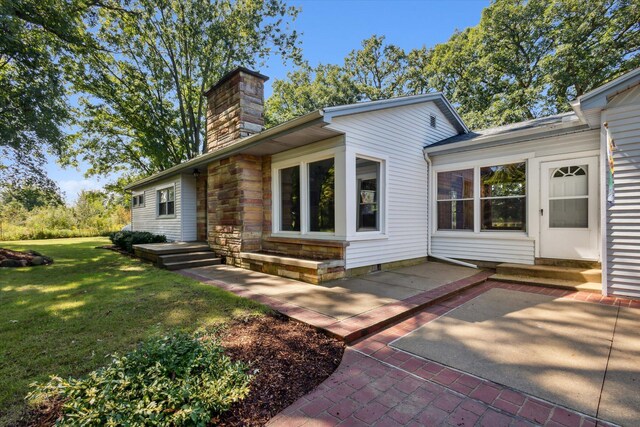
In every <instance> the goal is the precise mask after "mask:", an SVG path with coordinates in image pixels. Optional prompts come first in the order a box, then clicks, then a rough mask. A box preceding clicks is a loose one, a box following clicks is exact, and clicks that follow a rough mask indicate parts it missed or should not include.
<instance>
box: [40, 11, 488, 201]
mask: <svg viewBox="0 0 640 427" xmlns="http://www.w3.org/2000/svg"><path fill="white" fill-rule="evenodd" d="M289 4H291V5H295V6H299V7H300V8H301V12H300V14H299V15H298V18H297V19H296V21H295V22H294V24H293V25H294V28H295V29H296V30H297V31H298V32H299V33H301V41H302V52H303V56H304V58H305V59H307V60H308V61H309V63H310V64H311V66H315V65H317V64H318V63H324V64H327V63H332V64H340V63H342V62H343V60H344V58H345V56H347V54H348V53H349V52H351V51H352V50H354V49H358V48H359V47H360V43H361V42H362V40H364V39H367V38H369V37H371V36H372V35H373V34H376V35H383V36H385V37H386V42H387V43H390V44H395V45H397V46H400V47H401V48H403V49H405V50H407V51H408V50H411V49H414V48H419V47H422V46H427V47H432V46H434V45H435V44H437V43H442V42H445V41H447V40H448V39H449V37H450V36H451V35H452V34H453V32H454V31H455V30H456V29H458V30H462V29H464V28H467V27H470V26H474V25H477V24H478V22H479V21H480V14H481V12H482V9H484V8H485V7H487V6H488V4H489V0H386V1H383V0H289ZM293 69H294V66H293V65H292V64H290V63H289V64H282V61H281V60H280V59H276V58H274V59H272V60H270V61H268V62H267V64H266V66H265V67H264V68H263V69H261V70H257V71H259V72H261V73H262V74H265V75H267V76H269V77H270V80H269V81H268V82H267V83H266V86H265V98H267V97H269V96H270V95H271V93H272V91H271V83H272V82H273V81H274V80H275V79H284V78H286V75H287V72H289V71H292V70H293ZM48 160H49V161H48V164H47V166H46V170H47V173H48V174H49V176H50V177H51V178H52V179H53V180H55V181H56V182H57V183H58V185H59V186H60V188H61V189H62V191H64V193H65V195H66V198H67V202H68V203H73V202H74V201H75V200H76V198H77V194H78V193H79V192H80V191H81V190H97V189H100V188H101V187H102V186H103V185H104V184H105V183H107V182H109V180H110V179H112V177H107V178H103V179H98V178H95V177H90V178H87V177H85V176H84V172H85V170H86V169H87V168H88V167H87V165H84V164H80V165H79V168H78V169H75V168H66V169H63V168H61V167H60V166H58V165H57V164H56V163H55V160H54V159H53V158H49V159H48Z"/></svg>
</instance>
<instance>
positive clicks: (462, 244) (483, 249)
mask: <svg viewBox="0 0 640 427" xmlns="http://www.w3.org/2000/svg"><path fill="white" fill-rule="evenodd" d="M431 245H432V250H431V252H432V253H433V254H434V255H439V256H443V257H447V258H456V259H466V260H477V261H491V262H511V263H517V264H533V262H534V241H533V240H526V239H519V240H518V239H492V238H472V237H466V238H465V237H455V236H446V237H445V236H433V237H432V238H431Z"/></svg>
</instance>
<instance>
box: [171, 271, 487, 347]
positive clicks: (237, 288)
mask: <svg viewBox="0 0 640 427" xmlns="http://www.w3.org/2000/svg"><path fill="white" fill-rule="evenodd" d="M179 273H180V274H183V275H186V276H189V277H192V278H195V279H197V280H200V281H203V282H206V283H210V284H213V285H216V286H219V287H222V288H224V289H226V290H229V291H231V292H234V293H236V294H238V295H242V296H245V297H249V298H252V299H255V300H258V301H260V302H262V303H264V304H266V305H269V306H270V307H272V308H274V309H275V310H277V311H280V312H282V313H283V314H286V315H288V316H290V317H293V318H296V319H298V320H300V321H303V322H305V323H309V324H311V325H313V326H316V327H318V328H321V329H324V330H326V331H327V332H329V333H330V334H332V335H334V336H337V337H339V338H341V339H344V340H345V341H347V342H348V341H352V340H353V339H356V338H359V337H362V336H364V335H366V334H368V333H371V332H373V331H374V330H376V329H380V328H382V327H384V326H386V325H388V324H390V323H391V322H393V321H395V320H397V319H399V318H401V317H402V316H407V315H409V314H411V313H412V312H414V311H415V310H418V309H420V308H423V307H425V306H427V305H429V304H431V303H434V302H435V301H438V300H440V299H442V298H447V297H450V296H451V295H454V294H455V293H457V292H460V291H462V290H464V289H466V288H468V287H470V286H473V285H475V284H478V283H481V282H482V281H484V280H485V279H486V277H488V275H489V273H487V272H482V271H479V270H476V269H472V268H466V267H459V266H455V265H450V264H444V263H439V262H425V263H423V264H419V265H415V266H410V267H404V268H399V269H394V270H387V271H381V272H376V273H371V274H368V275H364V276H358V277H353V278H347V279H340V280H335V281H332V282H327V283H324V284H321V285H312V284H308V283H304V282H300V281H297V280H292V279H287V278H283V277H278V276H272V275H269V274H264V273H258V272H255V271H250V270H245V269H241V268H236V267H232V266H228V265H215V266H209V267H200V268H192V269H186V270H182V271H180V272H179Z"/></svg>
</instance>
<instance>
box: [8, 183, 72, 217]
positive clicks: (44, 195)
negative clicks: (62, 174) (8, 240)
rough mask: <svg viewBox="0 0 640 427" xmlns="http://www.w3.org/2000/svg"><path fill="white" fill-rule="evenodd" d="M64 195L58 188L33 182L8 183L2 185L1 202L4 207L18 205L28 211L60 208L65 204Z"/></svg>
mask: <svg viewBox="0 0 640 427" xmlns="http://www.w3.org/2000/svg"><path fill="white" fill-rule="evenodd" d="M62 197H63V194H62V192H61V191H60V189H59V188H58V187H57V186H56V187H54V188H47V187H42V186H40V185H36V184H35V183H33V182H28V181H27V182H23V183H20V184H14V183H7V184H5V185H0V202H2V205H7V204H10V203H17V204H19V205H20V206H22V207H23V208H24V209H26V210H27V211H31V210H33V209H35V208H37V207H41V206H59V205H62V204H63V203H64V201H63V200H62Z"/></svg>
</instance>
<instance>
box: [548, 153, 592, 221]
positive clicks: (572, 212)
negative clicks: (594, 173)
mask: <svg viewBox="0 0 640 427" xmlns="http://www.w3.org/2000/svg"><path fill="white" fill-rule="evenodd" d="M588 173H589V170H588V167H587V165H581V166H563V167H560V168H557V169H555V170H552V171H551V178H550V179H549V228H588V227H589V179H588Z"/></svg>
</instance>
